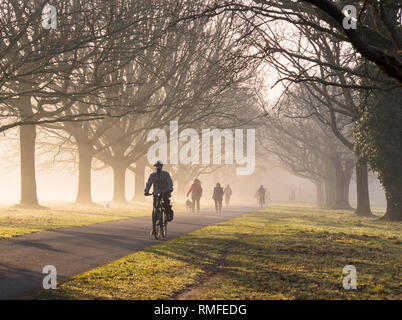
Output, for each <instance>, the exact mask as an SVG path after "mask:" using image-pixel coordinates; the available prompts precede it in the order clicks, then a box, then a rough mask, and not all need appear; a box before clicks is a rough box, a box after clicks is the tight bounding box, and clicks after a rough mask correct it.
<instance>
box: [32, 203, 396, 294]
mask: <svg viewBox="0 0 402 320" xmlns="http://www.w3.org/2000/svg"><path fill="white" fill-rule="evenodd" d="M401 231H402V225H401V224H400V223H389V222H383V221H378V220H375V219H361V218H358V217H355V216H354V215H353V214H352V213H349V212H342V211H324V210H318V209H314V208H309V207H286V206H277V207H272V208H268V209H265V210H261V211H258V212H255V213H252V214H247V215H244V216H242V217H239V218H236V219H233V220H230V221H227V222H223V223H219V224H216V225H213V226H210V227H206V228H203V229H201V230H198V231H195V232H192V233H190V234H187V235H184V236H181V237H179V238H177V239H173V240H170V241H165V242H161V243H159V244H157V245H154V246H151V247H149V248H147V249H145V250H143V251H141V252H138V253H135V254H132V255H129V256H127V257H124V258H122V259H120V260H117V261H115V262H112V263H110V264H108V265H105V266H103V267H100V268H97V269H94V270H91V271H89V272H86V273H84V274H81V275H79V276H76V277H75V278H73V279H71V280H70V281H67V282H65V283H63V284H61V285H60V286H59V288H58V289H57V290H52V291H45V292H41V293H40V294H39V296H38V297H37V298H38V299H169V298H181V297H183V293H184V296H185V293H186V292H187V293H188V292H190V293H191V295H190V297H191V298H193V299H194V298H195V299H401V298H402V295H401V285H402V278H401V263H402V262H401V244H402V239H401ZM347 264H352V265H354V266H355V267H356V269H357V282H358V283H357V285H358V289H357V290H350V291H346V290H344V289H343V287H342V279H343V275H342V269H343V267H344V266H345V265H347Z"/></svg>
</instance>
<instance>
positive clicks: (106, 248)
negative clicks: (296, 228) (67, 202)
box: [0, 207, 257, 299]
mask: <svg viewBox="0 0 402 320" xmlns="http://www.w3.org/2000/svg"><path fill="white" fill-rule="evenodd" d="M255 210H257V208H256V207H233V208H230V209H224V210H223V211H222V214H221V215H217V214H216V213H215V212H213V211H212V210H205V211H202V212H200V213H195V214H194V213H178V214H175V219H174V221H173V222H172V223H170V224H169V225H168V239H172V238H175V237H178V236H180V235H182V234H186V233H189V232H192V231H194V230H197V229H201V228H203V227H205V226H208V225H212V224H215V223H218V222H221V221H226V220H229V219H231V218H234V217H238V216H240V215H242V214H245V213H248V212H253V211H255ZM150 220H151V218H150V216H148V217H139V218H131V219H126V220H120V221H114V222H105V223H99V224H93V225H90V226H84V227H71V228H64V229H58V230H52V231H43V232H39V233H33V234H28V235H25V236H20V237H15V238H10V239H3V240H0V299H18V298H20V297H23V296H24V295H28V294H29V293H32V292H33V291H34V290H36V289H39V288H41V286H42V281H43V278H44V277H45V276H46V275H45V274H42V270H43V267H44V266H46V265H53V266H55V267H56V269H57V279H58V281H63V280H66V279H68V278H70V277H72V276H74V275H77V274H80V273H83V272H85V271H88V270H91V269H93V268H96V267H98V266H101V265H104V264H106V263H109V262H111V261H114V260H116V259H119V258H121V257H124V256H126V255H128V254H130V253H133V252H136V251H140V250H142V249H144V248H145V247H147V246H150V245H154V244H156V243H158V241H156V240H155V239H154V238H151V237H150V236H149V231H150V229H151V221H150Z"/></svg>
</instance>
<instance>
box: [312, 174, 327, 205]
mask: <svg viewBox="0 0 402 320" xmlns="http://www.w3.org/2000/svg"><path fill="white" fill-rule="evenodd" d="M314 184H315V188H316V192H317V199H316V201H317V207H318V208H324V207H325V194H324V182H323V181H322V180H317V181H315V182H314Z"/></svg>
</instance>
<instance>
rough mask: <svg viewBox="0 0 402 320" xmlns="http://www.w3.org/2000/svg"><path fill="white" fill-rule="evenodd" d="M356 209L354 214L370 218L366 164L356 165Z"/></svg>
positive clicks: (371, 214)
mask: <svg viewBox="0 0 402 320" xmlns="http://www.w3.org/2000/svg"><path fill="white" fill-rule="evenodd" d="M356 189H357V208H356V214H357V215H358V216H362V217H371V216H373V213H372V212H371V208H370V196H369V188H368V173H367V163H359V162H358V163H357V164H356Z"/></svg>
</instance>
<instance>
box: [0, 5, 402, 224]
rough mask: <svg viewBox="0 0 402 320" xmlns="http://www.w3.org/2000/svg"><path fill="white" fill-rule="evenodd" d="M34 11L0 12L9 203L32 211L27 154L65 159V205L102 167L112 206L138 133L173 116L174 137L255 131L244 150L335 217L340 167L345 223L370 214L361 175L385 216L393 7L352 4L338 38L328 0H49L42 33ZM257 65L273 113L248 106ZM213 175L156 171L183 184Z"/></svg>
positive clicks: (395, 45) (201, 169)
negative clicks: (307, 191) (263, 158)
mask: <svg viewBox="0 0 402 320" xmlns="http://www.w3.org/2000/svg"><path fill="white" fill-rule="evenodd" d="M49 3H50V4H53V3H52V2H51V1H50V2H49ZM45 4H46V2H45V1H22V0H21V1H13V2H12V3H10V2H7V3H2V4H0V24H1V29H0V32H1V38H2V40H1V41H0V61H1V69H2V72H1V75H0V86H1V88H0V89H1V91H0V92H1V93H0V132H6V131H7V130H9V129H11V128H14V127H18V128H19V134H20V137H19V139H20V151H21V152H20V154H21V206H24V207H32V206H39V203H38V199H37V194H36V181H35V150H36V147H37V145H38V144H41V145H42V146H43V147H45V148H47V149H48V150H49V152H55V153H56V154H55V157H56V159H59V160H60V161H69V160H73V161H76V162H77V167H78V179H79V184H78V191H77V197H76V202H77V203H80V204H90V203H91V202H92V198H91V170H92V169H93V168H94V165H95V166H96V167H97V168H103V167H106V166H107V167H111V168H112V169H113V173H114V196H113V199H114V201H118V202H124V201H125V190H124V186H125V181H124V179H125V173H126V171H127V170H131V171H133V172H134V173H135V179H136V181H135V184H136V186H140V185H143V182H144V169H145V167H146V166H147V161H146V159H145V154H146V151H147V150H148V147H149V144H150V142H149V141H147V134H148V132H149V130H150V129H153V128H162V129H163V128H167V127H168V126H169V123H170V121H172V120H174V121H178V123H179V124H180V129H185V128H189V127H191V128H194V129H201V128H203V127H208V128H211V127H216V128H233V127H247V126H249V125H252V126H254V127H257V128H259V132H260V133H259V135H258V139H259V141H260V144H259V145H260V146H261V147H263V148H264V149H265V150H267V151H269V153H270V154H275V155H276V156H277V158H278V159H279V160H280V161H281V162H282V163H283V165H284V166H285V167H287V168H288V169H289V170H290V171H292V172H293V173H295V174H297V175H299V176H303V177H305V178H308V179H310V180H311V181H313V182H314V184H315V185H316V186H317V199H318V204H319V205H320V206H324V207H328V208H341V209H348V208H350V205H349V200H348V193H349V192H348V188H349V183H350V179H351V176H352V173H353V168H354V167H355V169H356V182H357V190H358V194H357V199H358V206H357V213H358V214H359V215H365V216H370V215H371V211H370V203H369V197H368V181H367V169H368V166H369V167H370V168H371V169H373V170H375V171H376V172H377V173H378V176H379V178H380V181H381V183H382V185H383V187H384V190H385V193H386V197H387V212H386V215H385V217H386V218H387V219H390V220H400V219H401V217H402V211H401V206H402V181H401V180H402V161H401V160H402V148H401V141H402V132H401V125H400V124H401V123H402V121H401V108H400V106H401V103H400V102H401V75H400V68H399V66H400V64H401V54H400V52H401V51H400V46H401V32H400V30H401V27H400V24H399V23H400V20H398V19H400V18H398V9H399V8H398V6H397V5H395V1H382V2H381V3H380V4H379V5H378V4H377V1H356V2H355V5H356V7H357V8H358V9H360V10H358V11H359V17H358V23H357V28H358V29H357V30H353V29H348V30H345V29H344V28H343V27H342V22H343V18H344V15H343V14H342V7H343V5H344V4H345V3H344V2H343V1H327V0H326V1H292V0H283V1H267V0H255V1H249V2H245V1H241V0H238V1H236V0H233V1H226V0H220V1H213V2H211V3H209V1H205V2H202V3H199V2H198V1H193V0H185V1H180V2H177V1H166V2H163V3H159V2H158V1H146V2H145V3H141V2H138V1H122V0H121V1H119V0H115V1H101V0H95V1H91V2H90V3H82V1H78V0H77V1H76V0H65V1H57V2H55V3H54V5H55V6H56V7H57V13H58V27H57V29H56V30H46V29H44V28H43V27H42V24H41V17H42V9H43V7H44V5H45ZM261 65H269V67H270V68H271V70H275V72H276V76H277V81H276V85H277V86H279V85H282V87H283V88H284V91H283V94H282V95H281V97H280V99H279V100H278V101H277V102H276V103H275V104H274V105H270V106H269V105H267V104H266V103H265V102H264V101H263V100H261V99H259V98H260V94H261V81H260V80H261V79H259V77H258V74H259V71H261V70H262V69H261V68H260V66H261ZM37 130H41V132H43V133H44V134H45V135H46V137H47V138H46V139H45V140H44V141H36V134H37ZM181 143H184V141H182V142H181ZM217 168H218V167H210V166H194V165H180V164H178V165H174V166H172V168H171V170H172V173H173V175H174V178H175V179H176V180H178V181H180V180H181V181H187V180H188V179H191V178H193V177H195V176H197V175H198V174H200V173H206V172H211V171H213V170H216V169H217ZM179 185H180V186H183V185H185V183H183V182H182V183H179ZM181 188H182V187H181ZM135 189H136V196H138V197H140V196H141V194H140V193H142V188H137V187H136V188H135Z"/></svg>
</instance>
